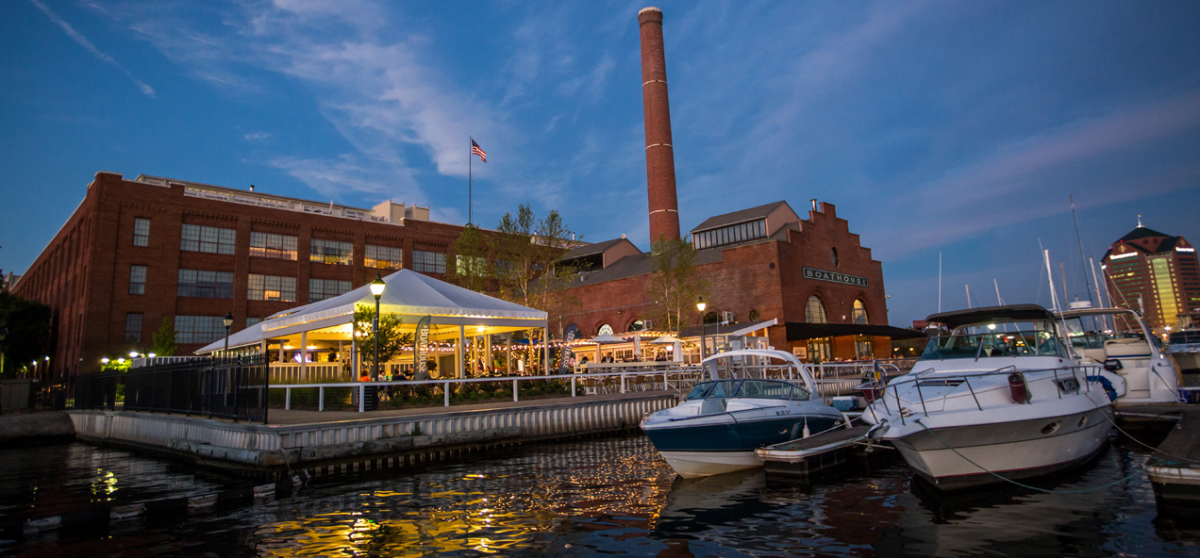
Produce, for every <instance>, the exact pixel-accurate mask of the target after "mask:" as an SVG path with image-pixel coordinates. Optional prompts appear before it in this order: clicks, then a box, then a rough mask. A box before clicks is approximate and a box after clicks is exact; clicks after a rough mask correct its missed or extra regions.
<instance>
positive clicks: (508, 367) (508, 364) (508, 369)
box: [504, 333, 512, 376]
mask: <svg viewBox="0 0 1200 558" xmlns="http://www.w3.org/2000/svg"><path fill="white" fill-rule="evenodd" d="M505 351H507V354H505V355H504V367H505V373H506V374H507V375H509V376H512V333H509V334H508V344H507V346H506V347H505Z"/></svg>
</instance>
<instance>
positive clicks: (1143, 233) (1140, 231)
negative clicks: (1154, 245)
mask: <svg viewBox="0 0 1200 558" xmlns="http://www.w3.org/2000/svg"><path fill="white" fill-rule="evenodd" d="M1154 236H1170V235H1166V234H1163V233H1160V232H1158V231H1156V230H1154V229H1151V228H1147V227H1138V228H1136V229H1133V230H1132V231H1129V234H1127V235H1125V236H1122V237H1121V238H1120V240H1124V241H1128V240H1138V239H1141V238H1150V237H1154Z"/></svg>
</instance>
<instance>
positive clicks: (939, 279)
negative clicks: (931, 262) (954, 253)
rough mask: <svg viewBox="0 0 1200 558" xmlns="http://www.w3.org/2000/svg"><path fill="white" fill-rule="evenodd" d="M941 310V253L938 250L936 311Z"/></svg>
mask: <svg viewBox="0 0 1200 558" xmlns="http://www.w3.org/2000/svg"><path fill="white" fill-rule="evenodd" d="M941 311H942V253H941V252H938V312H941Z"/></svg>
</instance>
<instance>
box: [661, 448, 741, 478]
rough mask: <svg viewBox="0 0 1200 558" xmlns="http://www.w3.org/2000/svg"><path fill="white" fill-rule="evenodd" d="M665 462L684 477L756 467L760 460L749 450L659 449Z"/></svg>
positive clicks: (721, 473) (698, 476)
mask: <svg viewBox="0 0 1200 558" xmlns="http://www.w3.org/2000/svg"><path fill="white" fill-rule="evenodd" d="M659 454H660V455H662V456H663V459H665V460H667V464H668V465H670V466H671V468H672V469H675V472H676V473H678V474H679V476H681V477H683V478H685V479H696V478H700V477H708V476H712V475H723V474H725V473H732V472H735V471H745V470H747V469H757V468H759V467H762V466H763V462H762V460H760V459H759V458H758V455H756V454H755V453H754V450H750V451H660V452H659Z"/></svg>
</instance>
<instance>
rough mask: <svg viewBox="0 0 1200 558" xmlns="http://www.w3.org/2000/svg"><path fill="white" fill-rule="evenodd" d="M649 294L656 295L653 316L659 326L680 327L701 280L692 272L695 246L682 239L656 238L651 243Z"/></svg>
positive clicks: (700, 285) (677, 328) (669, 328)
mask: <svg viewBox="0 0 1200 558" xmlns="http://www.w3.org/2000/svg"><path fill="white" fill-rule="evenodd" d="M650 257H651V271H652V273H653V274H654V276H653V277H652V278H651V279H650V294H651V297H652V298H653V299H655V310H654V317H655V319H656V320H657V321H658V322H659V323H660V324H662V328H663V329H666V330H669V331H679V330H680V329H682V327H683V317H684V316H685V315H687V314H690V311H691V308H692V307H693V306H692V305H693V304H695V302H696V299H697V297H699V296H700V295H701V294H702V293H703V292H704V288H705V285H704V281H703V279H702V278H700V277H699V276H698V275H696V273H695V264H696V250H695V248H693V247H692V244H691V243H690V242H688V241H686V240H683V239H676V240H659V241H658V242H655V243H654V245H653V246H651V253H650Z"/></svg>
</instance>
